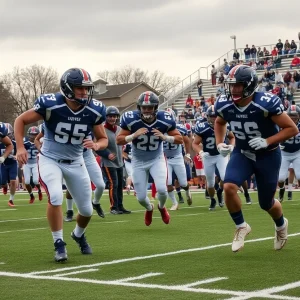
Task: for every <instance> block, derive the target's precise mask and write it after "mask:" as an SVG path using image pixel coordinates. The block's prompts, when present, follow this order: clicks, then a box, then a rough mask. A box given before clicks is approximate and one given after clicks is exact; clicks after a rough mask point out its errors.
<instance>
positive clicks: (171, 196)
mask: <svg viewBox="0 0 300 300" xmlns="http://www.w3.org/2000/svg"><path fill="white" fill-rule="evenodd" d="M168 194H169V197H170V199H171V201H172V204H173V205H177V204H178V202H177V200H176V198H175V193H174V191H172V192H168Z"/></svg>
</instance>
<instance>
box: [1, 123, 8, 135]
mask: <svg viewBox="0 0 300 300" xmlns="http://www.w3.org/2000/svg"><path fill="white" fill-rule="evenodd" d="M7 134H8V130H7V128H6V126H5V124H4V123H2V122H0V138H4V137H6V136H7Z"/></svg>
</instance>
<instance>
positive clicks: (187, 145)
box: [182, 135, 192, 156]
mask: <svg viewBox="0 0 300 300" xmlns="http://www.w3.org/2000/svg"><path fill="white" fill-rule="evenodd" d="M182 139H183V145H184V149H185V155H188V156H191V149H192V141H191V139H190V138H189V137H188V136H187V135H184V136H182Z"/></svg>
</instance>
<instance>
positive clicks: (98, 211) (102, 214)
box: [92, 203, 105, 218]
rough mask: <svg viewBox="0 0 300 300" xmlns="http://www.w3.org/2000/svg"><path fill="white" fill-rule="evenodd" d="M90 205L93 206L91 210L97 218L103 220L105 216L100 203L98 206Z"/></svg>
mask: <svg viewBox="0 0 300 300" xmlns="http://www.w3.org/2000/svg"><path fill="white" fill-rule="evenodd" d="M92 205H93V209H94V210H95V211H96V212H97V214H98V216H99V217H101V218H105V214H104V211H103V209H102V207H101V205H100V203H99V204H94V203H92Z"/></svg>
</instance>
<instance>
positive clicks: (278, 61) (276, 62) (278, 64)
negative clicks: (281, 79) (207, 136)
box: [274, 56, 281, 68]
mask: <svg viewBox="0 0 300 300" xmlns="http://www.w3.org/2000/svg"><path fill="white" fill-rule="evenodd" d="M280 67H281V57H279V56H278V57H276V58H275V59H274V68H280Z"/></svg>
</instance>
